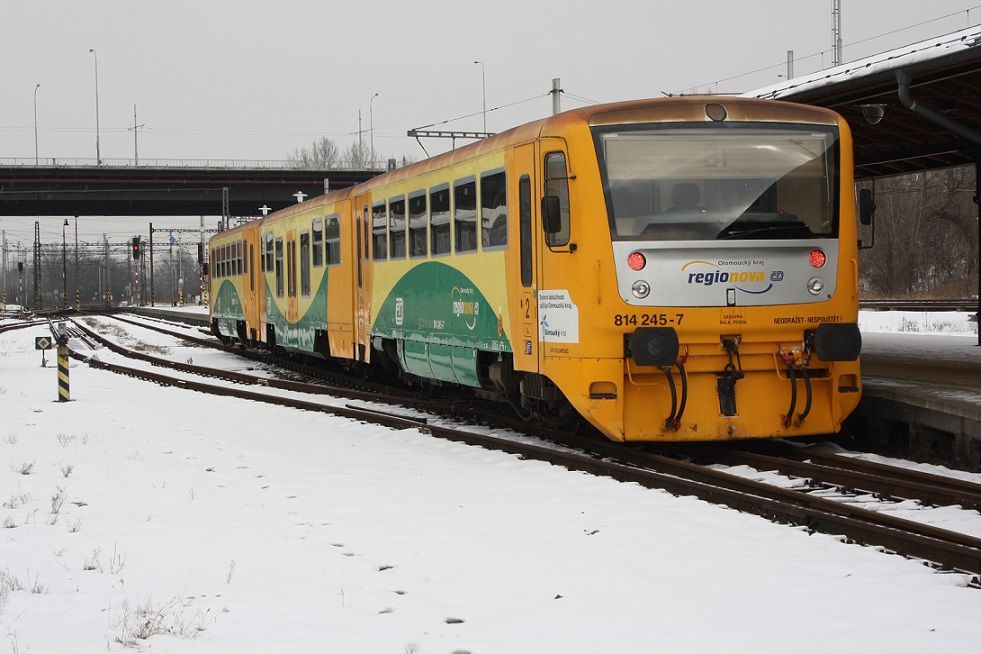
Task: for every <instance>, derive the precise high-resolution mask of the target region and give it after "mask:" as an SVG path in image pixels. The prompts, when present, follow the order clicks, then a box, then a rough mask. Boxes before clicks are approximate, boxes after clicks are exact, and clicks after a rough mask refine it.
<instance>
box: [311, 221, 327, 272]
mask: <svg viewBox="0 0 981 654" xmlns="http://www.w3.org/2000/svg"><path fill="white" fill-rule="evenodd" d="M310 228H311V230H313V244H312V246H311V254H312V255H313V266H314V268H319V267H320V266H322V265H324V223H323V220H321V219H320V218H314V219H313V222H312V223H311V225H310Z"/></svg>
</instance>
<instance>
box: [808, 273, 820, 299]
mask: <svg viewBox="0 0 981 654" xmlns="http://www.w3.org/2000/svg"><path fill="white" fill-rule="evenodd" d="M823 290H824V280H823V279H821V278H820V277H811V278H810V279H809V280H807V291H808V292H809V293H810V294H811V295H817V294H818V293H820V292H821V291H823Z"/></svg>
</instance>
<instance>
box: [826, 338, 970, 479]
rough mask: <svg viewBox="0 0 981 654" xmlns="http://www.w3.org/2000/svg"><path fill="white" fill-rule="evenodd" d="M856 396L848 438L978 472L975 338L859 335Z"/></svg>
mask: <svg viewBox="0 0 981 654" xmlns="http://www.w3.org/2000/svg"><path fill="white" fill-rule="evenodd" d="M861 362H862V379H863V392H862V401H861V403H860V404H859V407H858V410H857V411H856V413H855V415H854V417H853V418H851V419H850V420H849V421H848V422H847V423H846V430H845V431H846V432H847V434H849V437H850V438H851V439H853V440H855V441H856V442H857V443H860V444H861V445H863V446H869V447H872V448H874V449H877V450H882V451H884V452H886V453H891V454H897V455H901V456H910V457H913V458H916V459H921V460H930V461H935V462H940V463H948V464H952V465H957V466H958V467H962V468H966V469H970V470H981V347H979V346H978V345H977V339H976V337H975V336H943V335H927V334H903V333H874V332H873V333H863V334H862V359H861Z"/></svg>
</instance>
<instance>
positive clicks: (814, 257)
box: [807, 250, 828, 268]
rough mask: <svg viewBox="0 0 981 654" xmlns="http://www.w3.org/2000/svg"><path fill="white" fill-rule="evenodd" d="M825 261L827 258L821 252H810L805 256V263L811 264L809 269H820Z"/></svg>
mask: <svg viewBox="0 0 981 654" xmlns="http://www.w3.org/2000/svg"><path fill="white" fill-rule="evenodd" d="M827 260H828V257H827V256H825V254H824V252H822V251H821V250H811V253H810V254H809V255H807V261H808V263H810V264H811V268H822V267H824V263H825V262H826V261H827Z"/></svg>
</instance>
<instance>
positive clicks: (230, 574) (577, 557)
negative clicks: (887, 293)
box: [0, 312, 981, 654]
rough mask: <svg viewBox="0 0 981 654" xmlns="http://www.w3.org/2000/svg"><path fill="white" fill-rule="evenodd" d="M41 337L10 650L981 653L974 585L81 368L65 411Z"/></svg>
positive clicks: (527, 464)
mask: <svg viewBox="0 0 981 654" xmlns="http://www.w3.org/2000/svg"><path fill="white" fill-rule="evenodd" d="M880 315H881V314H880V313H878V312H877V313H876V316H877V318H878V316H880ZM878 324H880V327H881V321H880V323H878ZM900 324H901V323H900ZM924 326H925V327H927V326H928V325H927V324H926V323H925V324H924ZM863 328H866V329H871V328H869V327H868V325H867V324H866V314H864V313H863ZM881 328H882V329H886V330H888V329H889V328H888V326H887V327H881ZM132 330H133V331H132V337H135V338H138V339H142V340H144V341H145V342H147V343H148V345H150V346H153V347H155V348H161V349H162V350H164V351H165V352H162V353H161V354H162V355H167V356H174V357H185V356H187V357H189V358H193V359H194V362H195V363H205V361H204V360H203V359H200V360H199V357H204V356H206V355H205V351H204V350H200V349H197V350H193V349H188V351H187V352H185V351H178V350H176V348H177V347H182V346H178V345H177V344H176V343H173V342H168V341H167V339H168V337H166V336H162V335H158V336H155V337H150V336H149V335H148V333H147V332H144V331H137V330H136V328H132ZM45 333H46V331H45V330H44V329H43V328H30V329H27V330H19V331H14V332H9V333H6V334H0V504H2V507H0V523H2V527H3V528H2V529H0V638H2V639H3V645H0V648H6V649H7V651H10V652H14V653H24V652H96V651H100V652H102V651H107V650H108V651H124V650H126V649H128V648H129V647H131V646H132V647H137V648H140V649H143V650H146V651H160V652H164V651H166V652H397V653H399V654H403V653H406V652H419V653H426V652H444V653H446V654H449V653H451V652H472V653H473V654H477V653H484V652H509V653H511V652H536V653H537V652H621V651H622V652H627V651H645V652H647V651H663V652H707V651H716V652H719V651H726V652H788V651H793V652H826V651H836V652H866V651H889V652H925V651H944V652H974V651H977V624H978V620H979V618H981V591H978V590H976V589H972V588H968V587H966V586H965V583H966V581H967V580H966V578H965V577H964V576H962V575H957V574H939V573H936V572H934V571H932V570H931V569H930V568H927V567H925V566H923V565H921V564H920V563H918V562H916V561H911V560H907V559H904V558H901V557H898V556H893V555H888V554H884V553H882V552H880V551H878V550H876V549H874V548H869V547H861V546H856V545H848V544H844V543H842V542H840V541H839V540H838V539H836V538H834V537H831V536H826V535H822V534H813V535H808V534H807V533H806V532H805V531H803V530H801V529H798V528H792V527H786V526H781V525H776V524H772V523H769V522H767V521H765V520H762V519H760V518H757V517H754V516H748V515H744V514H741V513H739V512H737V511H733V510H729V509H724V508H720V507H716V506H712V505H709V504H707V503H704V502H701V501H699V500H694V499H691V498H684V497H680V498H679V497H673V496H671V495H669V494H667V493H664V492H660V491H654V490H646V489H643V488H640V487H638V486H635V485H632V484H621V483H618V482H615V481H611V480H608V479H600V478H596V477H592V476H590V475H586V474H582V473H576V472H570V471H567V470H565V469H562V468H558V467H554V466H549V465H547V464H544V463H540V462H535V461H521V460H518V459H516V458H515V457H513V456H510V455H506V454H502V453H498V452H491V451H486V450H483V449H480V448H474V447H469V446H465V445H461V444H455V443H448V442H443V441H439V440H436V439H433V438H430V437H427V436H425V435H423V434H421V433H419V432H417V431H414V430H411V431H394V430H391V429H387V428H383V427H376V426H370V425H364V424H359V423H357V422H353V421H350V420H346V419H342V418H336V417H332V416H327V415H321V414H310V413H302V412H297V411H292V410H288V409H281V408H277V407H273V406H269V405H263V404H258V403H252V402H243V401H239V400H235V399H231V398H217V397H211V396H205V395H201V394H197V393H193V392H189V391H182V390H179V389H173V388H161V387H158V386H155V385H152V384H148V383H145V382H139V381H135V380H132V379H128V378H122V377H119V376H116V375H112V374H111V373H107V372H104V371H100V370H95V369H92V368H89V367H88V366H86V365H84V364H80V363H73V366H72V372H71V375H72V376H71V381H72V399H73V401H72V402H70V403H66V404H60V403H58V402H55V401H53V400H54V399H55V397H56V377H55V372H54V369H52V368H50V367H48V368H41V367H40V365H39V363H40V356H39V353H37V352H36V351H35V350H34V349H33V342H34V337H35V336H39V335H42V334H45ZM944 333H951V332H950V331H946V332H944ZM970 334H972V335H973V332H970ZM950 338H957V339H961V338H964V337H963V336H951V337H950ZM130 345H132V343H130ZM172 348H173V349H172ZM100 356H101V355H100ZM207 356H212V355H207ZM222 356H225V355H222ZM207 363H212V362H211V361H208V362H207ZM246 365H247V364H243V366H246ZM975 477H976V478H977V477H979V476H975ZM0 651H2V649H0Z"/></svg>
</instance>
